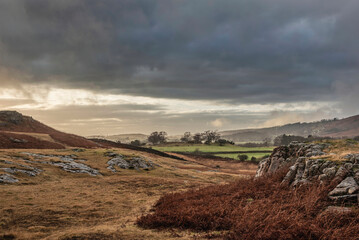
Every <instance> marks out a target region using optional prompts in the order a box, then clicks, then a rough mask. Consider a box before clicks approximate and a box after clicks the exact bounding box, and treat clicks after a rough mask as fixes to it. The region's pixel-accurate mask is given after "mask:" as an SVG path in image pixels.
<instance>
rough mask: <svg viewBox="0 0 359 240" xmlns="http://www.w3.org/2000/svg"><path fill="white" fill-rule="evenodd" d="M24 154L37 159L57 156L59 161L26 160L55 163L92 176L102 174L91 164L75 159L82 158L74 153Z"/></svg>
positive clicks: (66, 169)
mask: <svg viewBox="0 0 359 240" xmlns="http://www.w3.org/2000/svg"><path fill="white" fill-rule="evenodd" d="M23 154H26V155H29V156H32V157H34V158H37V159H43V158H57V159H58V160H57V161H56V160H55V161H54V160H50V161H31V160H26V162H29V163H41V164H49V165H54V166H57V167H61V168H62V169H63V170H64V171H66V172H71V173H87V174H89V175H91V176H97V175H101V173H100V172H99V171H98V170H97V169H94V168H91V167H90V166H88V165H86V164H84V163H78V162H76V161H75V160H77V161H80V160H81V159H80V160H79V159H75V158H77V156H76V155H74V154H72V155H45V154H37V153H27V152H23ZM82 161H83V160H82Z"/></svg>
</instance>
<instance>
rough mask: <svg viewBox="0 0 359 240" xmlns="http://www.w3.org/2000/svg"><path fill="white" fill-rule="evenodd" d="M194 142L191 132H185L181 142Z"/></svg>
mask: <svg viewBox="0 0 359 240" xmlns="http://www.w3.org/2000/svg"><path fill="white" fill-rule="evenodd" d="M192 141H193V137H192V135H191V133H190V132H185V133H184V134H183V136H182V137H181V142H185V143H190V142H192Z"/></svg>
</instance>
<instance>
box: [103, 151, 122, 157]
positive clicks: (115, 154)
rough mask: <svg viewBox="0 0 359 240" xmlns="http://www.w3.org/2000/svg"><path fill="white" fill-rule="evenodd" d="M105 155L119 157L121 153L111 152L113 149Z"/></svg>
mask: <svg viewBox="0 0 359 240" xmlns="http://www.w3.org/2000/svg"><path fill="white" fill-rule="evenodd" d="M104 155H105V156H106V157H117V156H121V155H119V154H117V153H114V152H111V151H107V152H105V153H104Z"/></svg>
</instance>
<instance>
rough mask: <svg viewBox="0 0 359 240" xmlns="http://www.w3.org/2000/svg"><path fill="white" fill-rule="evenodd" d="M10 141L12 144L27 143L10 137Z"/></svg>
mask: <svg viewBox="0 0 359 240" xmlns="http://www.w3.org/2000/svg"><path fill="white" fill-rule="evenodd" d="M10 140H11V141H12V142H13V143H27V142H28V141H27V140H25V139H17V138H12V137H10Z"/></svg>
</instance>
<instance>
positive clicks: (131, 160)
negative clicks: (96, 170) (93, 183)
mask: <svg viewBox="0 0 359 240" xmlns="http://www.w3.org/2000/svg"><path fill="white" fill-rule="evenodd" d="M105 155H106V156H109V157H112V158H111V159H110V160H109V161H108V162H107V165H108V167H107V169H108V170H110V171H112V172H116V171H117V170H116V168H115V167H116V166H117V167H119V168H122V169H136V170H140V169H143V170H151V169H153V168H154V164H153V162H152V161H150V160H145V159H143V158H142V157H125V156H123V155H121V154H116V153H113V152H107V153H105Z"/></svg>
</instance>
